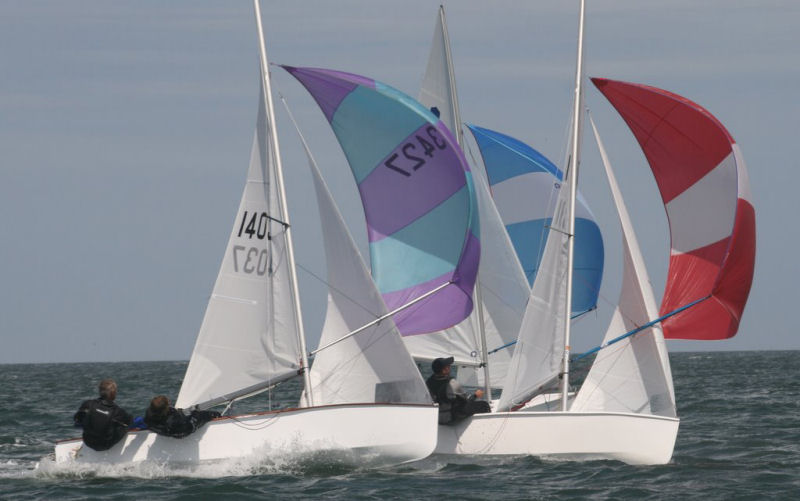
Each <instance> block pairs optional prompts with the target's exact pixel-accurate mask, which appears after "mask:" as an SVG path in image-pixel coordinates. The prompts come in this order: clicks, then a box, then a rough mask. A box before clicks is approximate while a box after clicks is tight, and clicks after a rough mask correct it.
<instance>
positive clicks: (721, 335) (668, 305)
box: [592, 78, 755, 340]
mask: <svg viewBox="0 0 800 501" xmlns="http://www.w3.org/2000/svg"><path fill="white" fill-rule="evenodd" d="M592 81H593V82H594V84H595V86H597V88H598V89H599V90H600V92H602V93H603V94H604V95H605V96H606V98H607V99H608V100H609V101H610V102H611V104H612V105H613V106H614V108H616V110H617V111H618V112H619V113H620V115H621V116H622V118H623V119H624V120H625V122H626V123H627V124H628V126H629V127H630V129H631V131H632V132H633V134H634V136H635V137H636V139H637V141H638V142H639V145H640V146H641V147H642V151H643V152H644V154H645V157H646V158H647V161H648V162H649V164H650V168H651V169H652V171H653V175H654V176H655V179H656V183H657V184H658V188H659V191H660V192H661V198H662V200H663V202H664V206H665V209H666V210H667V218H668V219H669V224H670V240H671V247H672V249H671V256H670V264H669V273H668V277H667V284H666V287H665V290H664V297H663V299H662V302H661V314H662V315H664V314H666V313H669V312H671V311H674V310H675V309H677V308H680V307H681V306H684V305H686V304H688V303H691V302H692V301H696V300H698V299H701V298H704V297H707V296H710V298H709V299H708V300H706V301H703V302H702V303H699V304H697V305H695V306H693V307H691V308H689V309H687V310H686V311H684V312H682V313H679V314H677V315H675V316H673V317H670V318H669V319H667V320H666V321H664V323H663V330H664V336H665V337H666V338H671V339H703V340H712V339H725V338H730V337H733V336H734V335H735V334H736V331H737V330H738V328H739V321H740V319H741V315H742V311H743V310H744V306H745V303H746V302H747V297H748V294H749V292H750V286H751V284H752V281H753V270H754V266H755V210H754V209H753V206H752V204H751V203H750V201H749V197H750V189H749V186H748V181H747V173H746V170H745V166H744V162H743V161H742V160H741V157H740V154H739V151H738V147H737V146H736V144H735V142H734V140H733V138H732V137H731V136H730V134H729V133H728V131H727V130H726V129H725V127H724V126H723V125H722V124H721V123H720V122H719V121H718V120H717V119H716V118H715V117H714V116H713V115H711V114H710V113H709V112H708V111H707V110H705V109H704V108H702V107H701V106H699V105H697V104H696V103H694V102H692V101H690V100H688V99H686V98H683V97H681V96H678V95H676V94H673V93H671V92H667V91H665V90H661V89H657V88H655V87H649V86H646V85H640V84H632V83H626V82H619V81H614V80H606V79H600V78H594V79H592Z"/></svg>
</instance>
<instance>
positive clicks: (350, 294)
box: [298, 129, 430, 405]
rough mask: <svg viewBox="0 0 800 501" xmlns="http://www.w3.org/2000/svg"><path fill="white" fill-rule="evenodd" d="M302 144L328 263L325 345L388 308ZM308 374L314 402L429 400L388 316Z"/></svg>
mask: <svg viewBox="0 0 800 501" xmlns="http://www.w3.org/2000/svg"><path fill="white" fill-rule="evenodd" d="M298 133H299V129H298ZM301 137H302V136H301ZM303 146H304V147H305V148H306V155H307V156H308V161H309V166H310V168H311V177H312V178H313V179H314V189H315V191H316V194H317V205H318V208H319V216H320V223H321V226H322V234H323V241H324V245H325V258H326V261H327V264H328V266H327V269H328V309H327V313H326V316H325V325H324V327H323V329H322V336H321V337H320V346H325V345H328V344H329V343H332V342H334V341H336V340H337V339H340V338H341V337H342V336H345V335H346V334H348V333H349V332H353V331H355V330H356V329H358V328H360V327H361V326H364V325H366V324H368V323H370V322H371V321H373V320H375V319H376V318H379V317H381V316H383V315H385V314H386V313H387V310H386V306H385V305H384V303H383V299H382V298H381V295H380V293H379V292H378V290H377V289H376V288H375V284H374V283H373V282H372V278H371V277H370V274H369V271H368V270H367V268H366V266H365V265H364V261H363V260H362V259H361V254H359V252H358V249H357V247H356V244H355V242H354V241H353V239H352V237H351V236H350V232H349V231H348V229H347V226H346V225H345V223H344V220H343V219H342V216H341V214H340V213H339V209H338V207H337V206H336V203H335V202H334V201H333V197H332V196H331V194H330V192H329V191H328V187H327V185H326V184H325V181H324V180H323V178H322V175H321V173H320V172H319V169H318V168H317V165H316V163H315V162H314V159H313V157H312V156H311V153H310V152H309V150H308V147H307V146H306V145H305V140H303ZM310 379H311V386H312V392H313V394H314V403H315V405H330V404H339V403H371V402H380V403H388V402H391V403H426V404H427V403H430V395H429V394H428V389H427V387H426V386H425V382H424V381H423V380H422V376H421V375H420V373H419V370H418V369H417V367H416V365H415V364H414V361H413V360H412V359H411V356H410V355H409V354H408V351H407V350H406V348H405V346H404V345H403V340H402V338H401V337H400V333H399V332H398V330H397V327H395V324H394V321H393V320H392V319H391V318H386V319H384V320H382V321H381V322H380V323H378V324H376V325H373V326H371V327H369V328H367V329H364V330H362V331H361V332H359V333H358V334H356V335H354V336H351V337H349V338H347V339H344V340H342V341H340V342H338V343H336V344H332V345H330V346H329V347H328V348H325V349H323V350H322V351H320V352H318V353H317V355H316V358H315V359H314V364H313V365H312V367H311V373H310Z"/></svg>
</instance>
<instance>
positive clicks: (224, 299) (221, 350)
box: [175, 91, 300, 408]
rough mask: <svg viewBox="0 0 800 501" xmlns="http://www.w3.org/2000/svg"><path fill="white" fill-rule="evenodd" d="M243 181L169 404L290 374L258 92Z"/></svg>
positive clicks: (231, 392) (287, 292) (230, 392)
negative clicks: (175, 394)
mask: <svg viewBox="0 0 800 501" xmlns="http://www.w3.org/2000/svg"><path fill="white" fill-rule="evenodd" d="M260 95H261V98H260V100H259V106H258V120H257V125H256V131H255V138H254V140H253V149H252V153H251V155H250V168H249V170H248V172H247V183H246V184H245V188H244V193H243V194H242V198H241V202H240V203H239V210H238V211H237V213H236V219H235V220H234V224H233V229H232V230H231V236H230V238H229V240H228V244H227V247H226V249H225V256H224V257H223V260H222V265H221V266H220V270H219V274H218V275H217V281H216V283H215V284H214V290H213V292H212V294H211V298H210V299H209V301H208V307H207V308H206V313H205V316H204V318H203V323H202V325H201V327H200V332H199V334H198V336H197V342H196V344H195V347H194V351H193V352H192V357H191V359H190V361H189V367H188V368H187V369H186V375H185V377H184V379H183V384H182V385H181V389H180V393H179V394H178V399H177V401H176V402H175V405H176V406H177V407H180V408H189V407H193V406H195V405H199V406H200V407H209V406H211V405H214V404H217V403H221V402H225V401H227V400H230V399H231V398H235V397H237V396H240V395H244V394H247V393H249V392H252V391H257V390H258V389H260V388H263V387H265V386H268V385H270V384H272V383H276V382H279V381H281V380H284V379H286V378H288V377H291V376H293V375H295V374H296V373H297V370H298V369H299V363H298V361H299V360H300V348H299V346H298V341H297V340H298V326H297V321H296V318H297V312H296V311H295V309H294V308H295V307H294V300H293V296H292V292H291V287H290V273H289V266H288V261H287V257H286V253H287V249H286V246H287V241H286V227H285V226H284V224H283V222H282V221H280V217H281V216H280V214H281V211H280V208H279V200H278V189H277V186H276V184H277V183H276V182H275V174H274V158H273V157H274V155H273V152H272V151H271V150H270V149H269V141H268V134H269V130H268V127H269V124H268V121H267V118H266V109H265V105H264V98H263V95H264V93H263V91H262V92H261V93H260Z"/></svg>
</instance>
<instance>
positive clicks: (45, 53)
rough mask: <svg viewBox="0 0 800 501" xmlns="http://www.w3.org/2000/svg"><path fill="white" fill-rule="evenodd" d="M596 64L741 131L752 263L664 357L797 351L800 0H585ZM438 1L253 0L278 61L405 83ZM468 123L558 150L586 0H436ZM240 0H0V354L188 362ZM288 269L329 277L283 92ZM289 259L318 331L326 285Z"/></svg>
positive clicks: (242, 129) (598, 181) (590, 60)
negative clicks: (710, 332)
mask: <svg viewBox="0 0 800 501" xmlns="http://www.w3.org/2000/svg"><path fill="white" fill-rule="evenodd" d="M589 4H590V5H589V9H588V19H587V33H586V44H587V49H586V57H587V60H586V61H587V62H586V64H587V73H588V75H591V76H604V77H609V78H616V79H621V80H629V81H634V82H641V83H647V84H650V85H655V86H658V87H662V88H665V89H668V90H670V91H673V92H676V93H678V94H681V95H684V96H686V97H688V98H689V99H692V100H694V101H696V102H698V103H699V104H701V105H702V106H704V107H705V108H707V109H708V110H710V111H711V112H712V113H714V114H715V115H716V116H717V117H718V118H719V119H720V121H722V123H723V124H725V125H726V127H727V128H728V129H729V131H730V132H731V134H732V135H733V137H734V138H735V139H736V140H737V142H738V143H739V144H740V146H741V148H742V151H743V153H744V156H745V159H746V161H747V165H748V168H749V173H750V181H751V185H752V191H753V199H754V203H755V207H756V214H757V231H758V247H757V263H756V276H755V281H754V285H753V289H752V291H751V295H750V301H749V303H748V306H747V308H746V309H745V313H744V317H743V322H742V324H741V328H740V332H739V334H738V335H737V337H735V338H734V339H733V340H729V341H724V342H715V343H698V342H670V349H673V350H716V349H725V350H729V349H730V350H733V349H798V348H800V340H798V337H797V336H796V335H795V333H794V330H793V329H790V325H791V324H790V322H788V319H789V315H790V312H791V311H793V308H794V304H793V302H794V301H793V300H794V298H795V297H796V293H795V289H796V285H795V282H796V281H797V278H798V276H799V275H800V274H799V273H798V271H800V270H798V264H797V262H798V260H797V259H796V258H793V257H794V254H795V253H794V252H792V250H793V249H794V248H797V247H798V245H800V235H799V234H798V230H797V224H796V223H795V222H794V217H795V214H796V213H797V209H798V206H800V204H798V201H797V196H796V195H795V193H796V191H797V186H798V184H799V183H800V174H798V171H797V169H796V168H795V165H794V163H795V162H794V158H795V157H796V154H793V153H791V151H793V146H794V145H795V143H796V141H797V140H796V137H795V136H796V134H797V132H798V130H800V118H798V117H799V116H800V104H798V100H797V99H796V98H795V97H794V94H795V93H796V92H797V89H798V88H800V68H798V65H797V51H798V46H799V45H800V44H798V42H799V41H800V35H798V34H797V29H796V28H797V26H798V25H800V3H798V2H796V1H790V0H787V1H778V0H771V1H769V0H753V1H728V0H714V1H703V2H697V1H696V0H673V1H670V2H641V1H637V0H629V1H623V0H614V1H611V0H609V1H602V0H594V1H589ZM437 7H438V2H432V1H406V0H404V1H402V2H400V1H396V2H368V1H359V2H356V1H336V2H328V1H303V2H275V3H271V2H264V4H263V6H262V11H263V13H264V24H265V30H266V38H267V46H268V51H269V55H270V59H271V60H272V61H273V62H278V63H287V64H293V65H302V66H320V67H327V68H334V69H339V70H344V71H350V72H354V73H360V74H364V75H367V76H370V77H373V78H376V79H378V80H381V81H383V82H386V83H388V84H390V85H393V86H394V87H397V88H399V89H400V90H403V91H405V92H406V93H408V94H411V95H416V93H417V90H418V87H419V84H420V82H421V78H422V73H423V71H424V69H425V64H426V62H427V57H428V50H429V44H430V42H431V37H432V30H433V26H434V18H435V15H436V9H437ZM445 7H446V9H447V17H448V27H449V31H450V37H451V40H452V47H453V53H454V61H455V65H456V76H457V81H458V89H459V95H460V101H461V109H462V116H463V118H464V119H465V120H466V121H469V122H473V123H476V124H479V125H482V126H486V127H489V128H493V129H496V130H500V131H502V132H505V133H507V134H510V135H512V136H515V137H517V138H518V139H521V140H523V141H525V142H527V143H529V144H531V145H532V146H534V147H535V148H537V149H539V150H540V151H542V152H543V153H544V154H545V155H547V156H548V157H550V158H551V159H552V160H553V161H555V162H556V163H557V164H561V163H562V158H563V152H564V148H565V145H566V127H567V120H568V113H569V106H570V99H571V81H572V79H573V78H574V77H573V73H574V52H575V44H576V36H575V34H576V27H577V2H572V1H563V0H551V1H525V2H522V1H517V2H512V1H498V2H486V1H471V0H470V1H465V0H461V1H458V2H449V3H445ZM257 57H258V56H257V45H256V32H255V23H254V19H253V12H252V3H251V2H250V1H249V0H238V1H235V2H222V1H219V2H206V1H191V2H190V1H172V2H163V1H142V0H139V1H137V2H106V1H96V2H87V1H74V2H36V1H29V0H28V1H25V0H23V1H6V2H3V4H2V5H0V64H1V65H2V66H0V228H2V229H3V240H2V244H1V245H0V277H2V282H1V284H2V285H0V336H1V337H2V341H3V342H2V349H0V363H7V362H48V361H117V360H151V359H186V358H188V357H189V355H190V353H191V350H192V347H193V345H194V340H195V336H196V333H197V329H198V328H199V326H200V322H201V320H202V316H203V312H204V309H205V306H206V301H207V298H208V295H209V294H210V292H211V288H212V286H213V282H214V279H215V277H216V274H217V271H218V267H219V263H220V261H221V258H222V252H223V250H224V246H225V243H226V241H227V237H228V234H229V232H230V227H231V224H232V221H233V217H234V215H235V211H236V207H237V204H238V200H239V197H240V195H241V190H242V186H243V183H244V177H245V173H246V170H247V164H248V160H249V154H250V145H251V141H252V134H253V127H254V125H255V114H256V105H257V102H258V66H257V64H258V59H257ZM273 73H274V82H275V85H276V90H277V91H280V92H282V93H283V94H284V95H286V97H287V99H288V100H289V103H290V105H291V106H292V108H293V110H294V112H295V115H296V116H297V119H298V121H299V122H300V125H301V127H302V128H303V130H304V133H305V134H306V136H307V138H308V140H309V142H310V144H311V147H312V148H313V150H314V154H315V156H316V158H317V161H318V162H319V163H320V166H321V168H322V169H323V172H324V173H325V174H326V176H327V180H328V182H329V184H330V185H331V189H332V191H333V192H334V195H335V196H336V197H337V201H338V203H339V204H340V207H341V209H342V211H343V212H344V214H345V217H346V219H347V220H348V222H349V224H350V226H351V229H352V230H353V233H354V236H355V237H356V239H357V240H359V241H361V242H363V241H364V238H365V232H364V229H363V218H362V216H361V215H360V204H359V201H358V197H357V193H356V190H355V186H354V184H353V181H352V178H351V176H350V173H349V170H348V169H347V167H346V164H345V160H344V156H343V155H342V153H341V150H340V149H339V147H338V145H337V143H336V142H335V138H334V136H333V134H332V133H331V131H330V128H329V127H328V125H327V123H326V122H325V121H324V118H323V116H322V114H321V113H320V111H319V110H318V108H317V107H316V104H315V103H314V102H313V101H312V100H311V98H310V97H309V96H308V95H307V94H306V93H305V91H304V90H303V89H302V88H301V87H300V85H299V84H298V83H297V82H295V81H294V80H292V79H291V77H289V76H288V75H287V74H286V73H284V72H283V71H282V70H280V69H273ZM586 95H587V102H588V105H589V107H590V108H591V110H592V113H593V115H594V117H595V120H596V122H597V123H598V126H599V127H600V128H601V134H603V139H604V141H605V142H606V148H607V150H608V151H609V154H610V156H611V160H612V162H613V163H614V166H615V169H616V172H617V176H618V178H619V181H620V185H621V188H622V190H623V194H624V195H625V197H626V202H627V203H628V205H629V208H630V210H631V212H632V217H633V223H634V225H635V227H636V230H637V232H638V235H639V239H640V242H641V243H642V246H643V251H644V253H645V258H646V261H647V263H648V266H649V272H650V276H651V279H652V281H653V285H654V289H655V291H656V294H657V296H658V297H660V296H661V292H662V290H663V284H664V277H665V274H666V267H667V258H668V250H669V241H668V235H667V227H666V218H665V216H664V211H663V206H662V205H661V202H660V198H659V196H658V192H657V189H656V187H655V183H654V182H653V180H652V176H651V174H650V172H649V169H648V168H647V166H646V164H645V160H644V157H643V155H642V154H641V152H640V150H639V149H638V146H637V145H636V143H635V140H634V139H633V136H632V135H631V134H630V132H629V130H628V129H627V127H626V126H625V125H624V123H623V122H622V121H621V119H619V117H618V116H617V115H616V113H615V112H614V111H613V109H612V108H611V107H610V105H608V103H607V102H606V101H605V100H604V99H603V98H602V96H601V95H600V94H599V93H598V92H596V91H595V90H594V89H593V88H587V92H586ZM277 112H278V122H279V123H278V128H279V131H280V137H281V147H282V151H283V153H284V165H285V168H286V177H287V185H288V186H287V188H288V191H289V199H290V200H289V207H290V211H291V217H292V223H293V226H294V229H295V237H296V241H295V245H296V249H297V250H296V252H297V258H298V262H299V264H300V265H301V266H302V267H303V268H304V270H310V271H311V272H313V273H315V274H319V275H323V276H324V256H322V254H321V252H320V249H319V247H320V246H319V239H320V231H319V227H318V223H317V222H316V207H315V206H314V205H313V204H311V203H308V201H309V200H312V199H313V197H312V196H311V194H310V193H311V192H310V191H309V190H310V189H311V187H310V184H309V183H310V177H309V175H308V172H307V166H306V164H305V159H304V157H303V154H302V150H301V149H300V147H299V144H298V141H297V139H296V137H295V135H294V132H293V131H292V130H291V129H290V124H289V123H288V121H287V119H286V115H285V112H284V111H283V110H282V109H278V110H277ZM589 139H590V137H589V135H586V141H584V161H583V165H582V169H583V170H582V172H581V187H582V188H581V189H582V191H583V192H584V195H585V196H586V197H587V199H588V200H589V202H590V204H591V205H592V208H593V210H594V211H595V215H596V216H597V218H598V220H599V222H600V225H601V228H602V229H603V232H604V239H605V244H606V250H607V263H606V272H605V276H604V287H605V288H604V290H603V293H602V295H603V298H604V299H603V301H601V309H600V311H599V312H598V313H596V314H592V315H589V317H591V318H586V319H584V320H582V321H581V322H580V323H579V328H578V329H577V334H576V335H577V339H576V340H575V341H574V343H573V346H574V347H575V348H576V349H578V350H581V349H584V348H589V347H591V346H593V345H594V344H596V343H597V342H599V340H600V339H601V337H602V334H603V332H604V331H605V326H606V322H607V319H608V316H609V315H610V307H609V304H610V302H612V301H614V300H615V299H616V296H617V294H618V290H619V278H618V277H617V275H618V273H619V270H620V263H619V259H620V258H619V254H618V251H619V230H618V228H617V223H616V216H615V215H614V213H613V207H612V205H611V201H610V199H609V195H608V188H607V186H606V183H605V180H604V177H603V175H602V172H601V170H602V168H601V165H600V163H599V155H598V154H597V151H596V147H595V146H594V144H593V142H592V141H590V140H589ZM304 270H301V271H300V272H299V275H300V282H301V283H300V286H301V290H302V299H303V306H304V309H305V311H304V314H305V317H306V325H307V330H308V337H309V344H310V345H311V346H314V345H315V344H316V339H317V338H318V336H319V334H318V333H319V329H320V326H321V325H320V324H321V319H322V315H323V313H324V311H323V309H324V304H325V302H324V290H323V287H322V284H320V283H319V282H318V281H317V280H316V279H315V278H313V277H312V276H311V275H310V274H309V273H308V272H306V271H304Z"/></svg>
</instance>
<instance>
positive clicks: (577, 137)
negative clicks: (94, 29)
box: [561, 0, 586, 411]
mask: <svg viewBox="0 0 800 501" xmlns="http://www.w3.org/2000/svg"><path fill="white" fill-rule="evenodd" d="M585 7H586V3H585V0H581V3H580V17H579V21H578V57H577V64H576V68H575V98H574V104H575V107H574V109H573V115H572V152H571V154H570V162H569V164H568V165H567V171H566V172H565V174H564V178H565V179H564V180H565V181H566V178H567V177H569V178H570V183H569V191H570V197H569V218H568V221H569V231H568V235H569V240H568V244H567V249H568V250H567V299H566V302H567V304H566V307H565V308H564V360H563V362H562V365H563V369H564V370H563V373H562V379H561V410H562V411H566V410H567V398H568V396H569V352H570V345H569V343H570V339H569V335H570V316H571V314H572V263H573V258H574V251H575V198H576V193H577V189H578V167H579V166H580V153H581V111H582V109H583V100H582V94H583V92H582V88H581V84H582V80H583V28H584V15H585Z"/></svg>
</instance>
